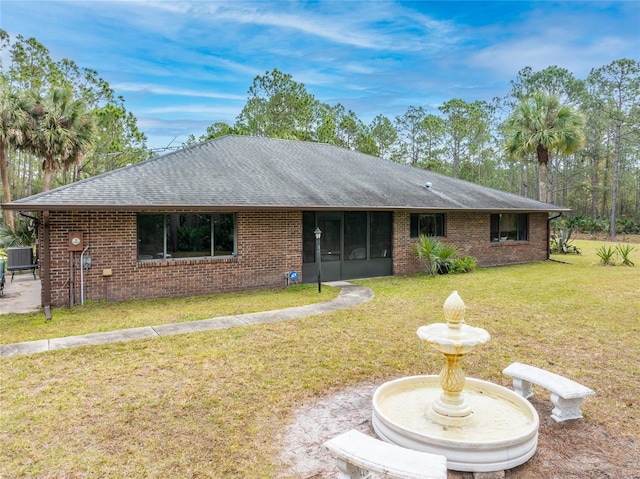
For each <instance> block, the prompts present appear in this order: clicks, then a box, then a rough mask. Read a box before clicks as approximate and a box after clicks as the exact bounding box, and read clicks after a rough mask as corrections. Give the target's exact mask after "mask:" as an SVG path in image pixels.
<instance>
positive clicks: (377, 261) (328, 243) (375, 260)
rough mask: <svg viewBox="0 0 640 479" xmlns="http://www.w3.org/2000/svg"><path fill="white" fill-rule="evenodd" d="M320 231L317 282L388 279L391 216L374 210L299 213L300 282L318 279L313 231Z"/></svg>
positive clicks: (390, 259) (390, 264)
mask: <svg viewBox="0 0 640 479" xmlns="http://www.w3.org/2000/svg"><path fill="white" fill-rule="evenodd" d="M316 227H318V228H320V231H321V232H322V236H321V239H320V250H321V264H320V267H321V279H322V281H338V280H343V279H354V278H367V277H372V276H388V275H391V274H392V273H393V260H392V255H391V240H392V238H391V236H392V213H391V212H376V211H370V212H369V211H317V212H315V211H305V212H303V228H302V230H303V265H302V281H303V282H305V283H311V282H315V281H317V279H318V268H317V261H316V244H315V241H316V240H315V235H314V231H315V229H316Z"/></svg>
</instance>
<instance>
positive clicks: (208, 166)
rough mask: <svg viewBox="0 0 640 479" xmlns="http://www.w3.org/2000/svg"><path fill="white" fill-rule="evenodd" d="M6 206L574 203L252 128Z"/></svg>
mask: <svg viewBox="0 0 640 479" xmlns="http://www.w3.org/2000/svg"><path fill="white" fill-rule="evenodd" d="M426 183H430V184H431V187H430V188H425V184H426ZM5 207H7V209H15V210H29V211H42V210H52V211H54V210H58V211H63V210H92V211H95V210H120V211H123V210H127V211H133V210H157V211H161V210H168V209H175V208H183V209H197V210H205V209H206V210H227V211H238V210H252V209H253V210H255V209H296V210H299V209H340V210H351V209H389V210H391V209H393V210H402V209H414V210H462V211H474V210H489V211H557V212H559V211H568V210H567V209H566V208H561V207H556V206H554V205H550V204H546V203H541V202H539V201H534V200H530V199H528V198H523V197H521V196H518V195H514V194H510V193H504V192H501V191H498V190H495V189H491V188H486V187H483V186H479V185H476V184H473V183H469V182H466V181H462V180H458V179H454V178H449V177H447V176H443V175H439V174H437V173H433V172H430V171H425V170H421V169H417V168H412V167H410V166H407V165H401V164H398V163H394V162H391V161H387V160H383V159H381V158H377V157H374V156H370V155H365V154H362V153H358V152H354V151H350V150H346V149H344V148H339V147H336V146H332V145H327V144H323V143H308V142H300V141H289V140H277V139H270V138H258V137H250V136H224V137H221V138H217V139H215V140H211V141H208V142H206V143H201V144H198V145H195V146H192V147H189V148H185V149H182V150H178V151H175V152H172V153H169V154H166V155H163V156H159V157H156V158H152V159H150V160H147V161H144V162H141V163H137V164H135V165H130V166H127V167H124V168H121V169H119V170H115V171H111V172H108V173H105V174H103V175H99V176H95V177H92V178H88V179H86V180H83V181H79V182H76V183H72V184H70V185H67V186H63V187H60V188H57V189H55V190H51V191H48V192H44V193H40V194H37V195H34V196H30V197H28V198H23V199H20V200H16V201H14V202H12V203H10V204H8V205H5Z"/></svg>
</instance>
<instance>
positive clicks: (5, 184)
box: [0, 141, 15, 231]
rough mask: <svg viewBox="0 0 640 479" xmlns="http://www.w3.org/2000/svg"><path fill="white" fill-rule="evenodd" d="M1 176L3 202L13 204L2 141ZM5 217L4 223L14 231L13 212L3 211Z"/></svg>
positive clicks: (0, 142)
mask: <svg viewBox="0 0 640 479" xmlns="http://www.w3.org/2000/svg"><path fill="white" fill-rule="evenodd" d="M0 176H1V177H2V201H3V202H4V203H10V202H11V189H10V188H9V171H8V168H7V150H6V148H5V145H4V142H2V141H0ZM2 214H3V216H4V223H5V224H6V225H7V226H8V227H9V229H10V230H11V231H13V230H14V228H15V224H14V222H13V212H12V211H9V210H5V209H3V210H2Z"/></svg>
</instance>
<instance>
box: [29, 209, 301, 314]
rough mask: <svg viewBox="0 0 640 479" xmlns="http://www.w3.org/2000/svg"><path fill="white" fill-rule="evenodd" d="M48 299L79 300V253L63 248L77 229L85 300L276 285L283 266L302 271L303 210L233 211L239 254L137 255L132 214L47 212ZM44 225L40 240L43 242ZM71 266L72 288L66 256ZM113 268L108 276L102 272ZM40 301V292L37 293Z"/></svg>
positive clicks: (279, 283) (280, 280)
mask: <svg viewBox="0 0 640 479" xmlns="http://www.w3.org/2000/svg"><path fill="white" fill-rule="evenodd" d="M49 225H50V255H51V264H50V277H51V305H52V306H57V307H59V306H68V305H69V304H70V298H71V289H73V293H74V301H73V302H74V303H75V304H79V303H80V297H81V293H80V255H81V253H80V252H75V253H70V252H69V251H68V245H69V240H68V238H69V232H72V231H79V232H82V233H83V240H84V245H85V246H89V249H88V250H87V252H86V253H85V256H90V257H91V261H92V264H91V269H85V270H84V272H83V275H84V300H85V301H88V300H91V301H99V300H128V299H153V298H162V297H169V296H194V295H201V294H211V293H223V292H232V291H240V290H246V289H261V288H270V287H280V286H283V285H284V284H285V273H286V272H287V271H292V270H295V271H301V270H302V213H301V212H285V213H283V212H259V213H257V212H256V213H252V212H244V213H238V214H237V215H236V234H237V256H235V257H215V258H201V259H175V260H158V261H142V262H140V261H137V247H136V214H135V213H84V212H64V213H61V212H60V213H59V212H52V213H51V214H50V219H49ZM42 240H43V238H42V232H41V234H40V241H42ZM72 261H73V262H74V263H75V264H76V267H75V268H74V280H73V288H71V286H70V284H71V280H70V278H71V274H70V272H71V269H70V264H71V262H72ZM105 269H111V271H112V275H111V276H103V271H104V270H105ZM43 300H44V298H43Z"/></svg>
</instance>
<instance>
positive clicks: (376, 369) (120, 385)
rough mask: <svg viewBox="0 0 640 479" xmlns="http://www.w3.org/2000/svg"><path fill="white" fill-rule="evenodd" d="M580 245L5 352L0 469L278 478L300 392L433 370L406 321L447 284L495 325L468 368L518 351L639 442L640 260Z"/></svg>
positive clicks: (415, 319)
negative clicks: (114, 340) (294, 303)
mask: <svg viewBox="0 0 640 479" xmlns="http://www.w3.org/2000/svg"><path fill="white" fill-rule="evenodd" d="M576 244H578V246H579V247H580V248H581V249H582V255H580V256H577V255H566V256H565V255H561V256H560V257H558V259H560V260H562V261H568V262H570V263H571V264H565V263H560V262H553V261H547V262H541V263H537V264H529V265H517V266H508V267H499V268H487V269H479V270H476V271H475V272H473V273H471V274H463V275H445V276H437V277H428V276H426V275H418V276H414V277H388V278H378V279H369V280H362V281H358V283H360V284H363V285H366V286H368V287H370V288H372V289H373V291H374V292H375V297H374V299H373V300H371V301H370V302H368V303H365V304H364V305H361V306H358V307H355V308H351V309H346V310H342V311H337V312H334V313H330V314H324V315H319V316H313V317H309V318H303V319H297V320H291V321H283V322H279V323H269V324H260V325H255V326H247V327H237V328H231V329H227V330H217V331H210V332H203V333H198V334H190V335H179V336H169V337H162V338H156V339H153V340H142V341H132V342H128V343H119V344H108V345H103V346H95V347H86V348H79V349H71V350H60V351H52V352H47V353H41V354H35V355H31V356H14V357H9V358H4V359H2V360H0V387H1V388H2V389H1V390H0V477H2V478H19V477H29V478H62V477H65V478H66V477H72V478H75V477H78V478H79V477H82V478H85V477H86V478H89V477H100V478H103V477H118V478H120V477H136V478H142V477H147V478H161V477H162V478H165V477H176V478H177V477H180V478H233V477H237V478H276V477H281V474H282V471H283V469H282V466H281V465H280V464H279V462H278V458H279V454H280V449H279V448H280V446H281V445H280V442H279V434H281V433H282V432H283V431H284V429H285V427H286V424H287V422H288V421H290V420H291V419H292V415H293V412H294V410H295V409H296V408H297V407H298V406H300V405H301V404H303V403H305V402H308V401H313V400H314V399H315V398H318V397H321V396H323V395H327V394H330V393H332V392H335V391H337V390H340V389H342V388H345V387H348V386H352V385H357V384H360V383H364V382H372V381H373V382H376V383H378V382H380V383H382V382H384V381H385V380H388V379H390V378H394V377H400V376H405V375H412V374H437V373H438V372H439V370H440V368H441V366H442V359H441V358H440V357H439V355H438V354H437V353H436V352H435V351H433V350H432V349H431V348H429V346H428V345H425V344H423V343H422V342H421V341H420V340H419V339H418V337H417V335H416V330H417V328H418V327H419V326H422V325H424V324H429V323H432V322H441V321H443V314H442V303H443V302H444V300H445V299H446V298H447V296H448V295H449V294H450V293H451V291H452V290H454V289H455V290H457V291H458V293H459V294H460V296H461V297H462V299H463V300H464V301H465V303H466V305H467V314H466V320H467V323H468V324H470V325H473V326H479V327H483V328H485V329H487V330H488V331H489V333H490V334H491V337H492V339H491V341H490V342H489V344H487V345H486V346H484V347H482V348H479V349H478V350H476V351H474V352H472V353H471V354H470V355H469V356H468V357H467V358H466V359H465V363H464V368H465V372H466V373H467V375H468V376H471V377H477V378H480V379H484V380H489V381H493V382H496V383H498V384H502V385H504V386H509V385H510V380H509V378H507V377H505V376H503V375H502V374H501V371H502V369H503V368H504V367H506V366H507V365H508V364H510V363H511V362H513V361H520V362H524V363H529V364H532V365H535V366H539V367H543V368H546V369H549V370H551V371H554V372H558V373H561V374H563V375H566V376H568V377H570V378H572V379H574V380H576V381H578V382H581V383H582V384H585V385H586V386H589V387H591V388H592V389H594V390H595V391H596V393H597V396H595V397H593V398H588V399H587V400H586V401H585V403H584V405H583V411H584V413H585V417H586V420H587V421H592V422H594V423H596V424H599V425H601V426H602V427H604V428H606V430H607V431H608V432H609V433H610V434H611V435H612V436H616V437H628V438H629V439H630V440H634V441H636V442H638V441H639V438H640V404H639V403H638V383H639V381H640V361H639V360H638V358H640V341H639V340H638V337H639V333H640V314H639V313H638V311H640V268H639V267H624V266H616V267H603V266H599V265H598V258H597V256H596V254H595V250H596V248H597V247H598V246H599V245H600V243H599V242H587V241H580V242H578V241H576ZM636 264H640V262H638V261H636ZM325 289H327V290H328V289H329V288H323V294H324V290H325ZM252 294H253V293H252ZM315 294H316V295H317V291H316V292H315ZM249 296H251V295H249ZM276 296H277V295H276ZM175 301H176V304H180V302H183V301H184V300H175ZM170 304H171V302H167V304H166V306H165V307H164V309H163V311H167V312H168V311H177V310H179V309H180V307H179V306H175V308H173V307H171V306H170ZM103 307H104V308H110V307H112V306H111V305H108V304H105V305H95V307H93V306H92V308H90V309H89V310H88V311H87V313H86V314H87V317H85V318H84V321H86V322H94V321H95V319H94V318H95V317H96V315H97V314H99V313H98V311H99V310H100V309H101V308H103ZM273 307H278V306H274V305H271V306H269V309H271V308H273ZM78 314H81V313H78ZM132 314H133V315H134V316H135V314H134V313H132ZM172 314H177V313H175V312H174V313H172ZM164 315H165V316H166V315H167V313H164ZM2 321H3V318H2V317H0V325H2ZM172 321H173V320H172ZM167 322H170V321H167ZM0 328H3V326H0ZM542 397H545V398H548V396H542Z"/></svg>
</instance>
